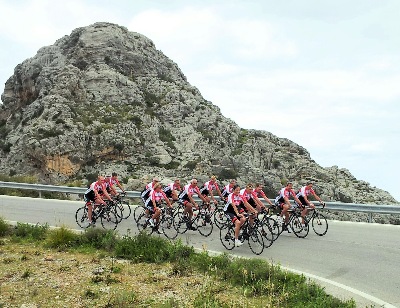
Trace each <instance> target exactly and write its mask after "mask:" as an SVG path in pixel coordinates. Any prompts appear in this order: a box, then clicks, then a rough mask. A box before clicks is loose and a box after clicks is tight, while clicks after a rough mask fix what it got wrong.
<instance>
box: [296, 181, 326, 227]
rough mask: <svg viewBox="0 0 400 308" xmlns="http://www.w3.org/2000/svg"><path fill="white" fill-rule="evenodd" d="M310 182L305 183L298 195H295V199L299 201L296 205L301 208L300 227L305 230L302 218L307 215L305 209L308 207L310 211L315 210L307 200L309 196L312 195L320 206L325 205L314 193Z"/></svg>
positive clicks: (312, 204)
mask: <svg viewBox="0 0 400 308" xmlns="http://www.w3.org/2000/svg"><path fill="white" fill-rule="evenodd" d="M312 187H313V183H312V182H307V183H306V186H303V187H302V188H300V190H299V191H298V193H297V194H296V197H297V198H298V199H299V200H300V203H298V206H299V207H301V208H302V209H303V210H302V211H301V219H302V227H303V228H305V227H306V226H305V224H304V217H305V216H306V215H307V213H308V209H307V207H310V208H312V209H315V205H314V203H312V202H311V201H310V200H308V196H309V195H313V196H314V198H315V199H317V200H318V201H319V202H321V204H322V205H325V203H324V202H323V201H322V200H321V198H320V197H319V196H318V195H317V194H316V193H315V191H314V189H313V188H312Z"/></svg>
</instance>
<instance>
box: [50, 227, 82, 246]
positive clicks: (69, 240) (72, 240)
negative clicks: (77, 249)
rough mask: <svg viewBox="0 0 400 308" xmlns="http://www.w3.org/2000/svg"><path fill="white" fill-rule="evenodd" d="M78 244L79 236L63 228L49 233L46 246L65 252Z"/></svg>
mask: <svg viewBox="0 0 400 308" xmlns="http://www.w3.org/2000/svg"><path fill="white" fill-rule="evenodd" d="M78 243H79V235H78V234H76V233H74V232H73V231H71V230H70V229H67V228H66V227H64V226H63V227H61V228H58V229H55V230H51V231H50V232H49V233H48V236H47V239H46V243H45V244H46V246H47V247H50V248H57V249H61V250H63V249H66V248H68V247H73V246H75V245H76V244H78Z"/></svg>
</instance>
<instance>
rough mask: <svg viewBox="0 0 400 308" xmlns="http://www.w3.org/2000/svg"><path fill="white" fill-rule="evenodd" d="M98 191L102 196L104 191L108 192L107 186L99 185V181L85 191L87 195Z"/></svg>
mask: <svg viewBox="0 0 400 308" xmlns="http://www.w3.org/2000/svg"><path fill="white" fill-rule="evenodd" d="M94 190H96V191H97V192H98V193H99V194H102V193H103V191H105V190H106V187H105V184H104V183H101V184H99V183H98V182H97V181H96V182H93V183H92V184H90V186H89V188H88V189H87V190H86V191H85V194H88V193H90V192H91V191H94Z"/></svg>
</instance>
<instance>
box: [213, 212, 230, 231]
mask: <svg viewBox="0 0 400 308" xmlns="http://www.w3.org/2000/svg"><path fill="white" fill-rule="evenodd" d="M214 223H215V225H216V226H217V228H219V229H222V228H223V227H224V226H225V224H227V223H228V219H227V218H226V216H225V213H224V210H223V209H222V208H217V209H215V211H214Z"/></svg>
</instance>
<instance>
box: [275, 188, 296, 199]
mask: <svg viewBox="0 0 400 308" xmlns="http://www.w3.org/2000/svg"><path fill="white" fill-rule="evenodd" d="M290 196H296V193H295V191H294V190H293V189H290V188H288V187H283V188H282V189H281V190H280V191H279V195H278V196H277V197H276V198H277V199H280V198H285V197H286V198H289V197H290Z"/></svg>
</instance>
